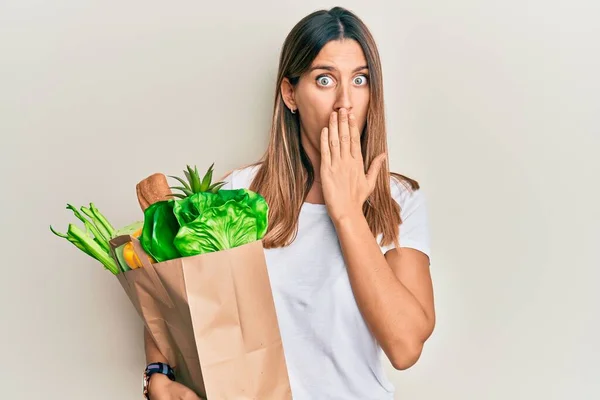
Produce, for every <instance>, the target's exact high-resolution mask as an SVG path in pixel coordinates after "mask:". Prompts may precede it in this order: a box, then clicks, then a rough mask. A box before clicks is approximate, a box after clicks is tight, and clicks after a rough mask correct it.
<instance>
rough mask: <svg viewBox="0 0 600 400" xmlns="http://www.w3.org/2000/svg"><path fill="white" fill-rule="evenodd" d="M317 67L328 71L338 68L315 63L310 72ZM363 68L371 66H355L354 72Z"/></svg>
mask: <svg viewBox="0 0 600 400" xmlns="http://www.w3.org/2000/svg"><path fill="white" fill-rule="evenodd" d="M316 69H324V70H326V71H337V68H335V67H332V66H331V65H315V66H314V67H311V68H310V70H309V71H308V72H312V71H314V70H316ZM363 69H369V67H368V66H366V65H364V66H362V67H358V68H355V69H354V71H352V73H355V72H358V71H362V70H363Z"/></svg>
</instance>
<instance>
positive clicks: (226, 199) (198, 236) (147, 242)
mask: <svg viewBox="0 0 600 400" xmlns="http://www.w3.org/2000/svg"><path fill="white" fill-rule="evenodd" d="M268 214H269V207H268V205H267V202H266V201H265V199H264V198H263V197H262V196H261V195H259V194H258V193H255V192H253V191H250V190H248V189H235V190H219V191H217V192H216V193H211V192H199V193H193V194H191V195H189V196H187V197H184V198H181V199H178V200H168V201H162V202H159V203H155V204H153V205H151V206H150V207H148V209H146V211H145V213H144V229H143V231H142V236H141V238H140V241H141V244H142V247H143V248H144V250H146V252H148V254H150V255H151V256H152V257H154V259H156V260H157V261H158V262H161V261H166V260H171V259H174V258H179V257H188V256H194V255H198V254H205V253H210V252H213V251H220V250H226V249H231V248H234V247H238V246H242V245H245V244H248V243H252V242H254V241H256V240H260V239H262V238H263V237H264V235H265V234H266V232H267V228H268Z"/></svg>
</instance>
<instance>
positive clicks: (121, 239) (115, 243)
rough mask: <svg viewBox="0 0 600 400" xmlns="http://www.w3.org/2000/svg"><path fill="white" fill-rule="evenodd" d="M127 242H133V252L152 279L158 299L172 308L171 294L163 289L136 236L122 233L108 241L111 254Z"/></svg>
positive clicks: (173, 305)
mask: <svg viewBox="0 0 600 400" xmlns="http://www.w3.org/2000/svg"><path fill="white" fill-rule="evenodd" d="M129 242H131V243H132V244H133V251H134V252H135V254H136V256H137V257H138V258H139V260H140V261H141V263H142V269H143V270H144V271H145V272H146V274H147V275H148V277H149V278H150V280H151V281H152V284H153V285H154V289H155V290H156V293H155V294H156V295H157V296H158V297H159V299H160V301H161V302H163V303H164V304H165V305H166V306H167V307H169V308H174V307H175V304H174V303H173V300H171V296H169V293H168V292H167V289H165V287H164V285H163V284H162V281H161V280H160V278H159V276H158V273H157V272H156V269H155V268H154V265H152V263H151V262H150V260H148V254H147V253H146V252H145V251H144V249H142V245H141V244H140V241H139V240H138V239H137V238H135V237H133V236H130V235H122V236H117V237H116V238H114V239H112V240H111V241H110V244H111V246H110V249H111V252H112V253H113V256H114V251H115V248H117V247H119V246H121V245H124V244H127V243H129ZM121 273H123V272H121ZM124 276H125V277H127V274H125V275H124Z"/></svg>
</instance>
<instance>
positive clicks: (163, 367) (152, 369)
mask: <svg viewBox="0 0 600 400" xmlns="http://www.w3.org/2000/svg"><path fill="white" fill-rule="evenodd" d="M155 373H159V374H164V375H166V376H167V377H168V378H169V379H170V380H172V381H174V380H175V372H174V371H173V368H171V366H170V365H169V364H165V363H161V362H156V363H151V364H148V366H147V367H146V369H145V370H144V399H146V400H150V397H149V396H148V386H149V385H150V377H151V376H152V375H153V374H155Z"/></svg>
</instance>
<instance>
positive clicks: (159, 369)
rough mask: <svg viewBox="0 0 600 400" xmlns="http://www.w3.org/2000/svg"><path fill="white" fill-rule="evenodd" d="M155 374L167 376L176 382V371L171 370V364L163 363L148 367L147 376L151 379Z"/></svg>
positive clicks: (152, 364)
mask: <svg viewBox="0 0 600 400" xmlns="http://www.w3.org/2000/svg"><path fill="white" fill-rule="evenodd" d="M155 373H160V374H163V375H166V376H167V377H168V378H169V379H170V380H172V381H174V380H175V371H173V368H171V366H170V365H169V364H165V363H161V362H156V363H151V364H148V366H147V367H146V376H148V378H150V377H151V376H152V374H155Z"/></svg>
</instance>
